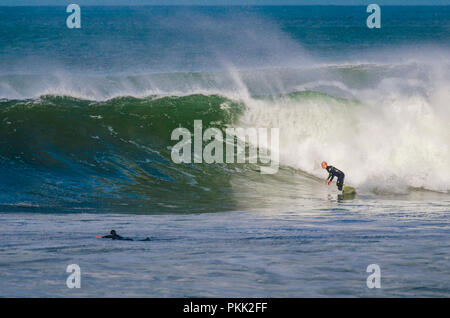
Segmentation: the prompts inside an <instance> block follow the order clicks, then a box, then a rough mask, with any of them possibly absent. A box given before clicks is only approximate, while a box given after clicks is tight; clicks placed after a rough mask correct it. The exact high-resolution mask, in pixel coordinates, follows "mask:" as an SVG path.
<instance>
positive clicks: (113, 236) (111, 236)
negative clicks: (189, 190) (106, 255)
mask: <svg viewBox="0 0 450 318" xmlns="http://www.w3.org/2000/svg"><path fill="white" fill-rule="evenodd" d="M102 238H110V239H113V240H122V241H134V240H133V239H132V238H129V237H123V236H120V235H119V234H116V233H114V234H110V235H105V236H102ZM137 241H151V239H150V238H149V237H146V238H145V239H143V240H137Z"/></svg>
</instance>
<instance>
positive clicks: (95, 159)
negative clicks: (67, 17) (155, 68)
mask: <svg viewBox="0 0 450 318" xmlns="http://www.w3.org/2000/svg"><path fill="white" fill-rule="evenodd" d="M242 108H243V105H242V104H239V103H236V102H233V101H231V100H228V99H226V98H224V97H220V96H215V95H213V96H204V95H190V96H184V97H149V98H144V99H137V98H131V97H122V98H116V99H112V100H109V101H106V102H91V101H87V100H79V99H74V98H70V97H54V96H44V97H42V98H40V99H39V100H27V101H7V102H2V103H1V105H0V109H1V110H0V122H1V125H0V135H2V136H5V137H6V138H4V139H3V142H2V143H1V144H0V156H1V157H0V158H1V166H2V168H1V174H2V175H3V176H4V179H5V180H7V182H6V183H4V184H3V183H2V185H3V186H2V187H3V188H2V189H1V193H2V194H1V200H0V201H1V202H3V203H4V207H3V208H4V209H8V207H9V208H11V209H14V208H16V206H17V202H19V203H21V204H19V208H21V209H23V208H24V206H30V208H31V209H33V210H35V209H40V210H46V209H47V210H48V209H52V208H55V209H68V210H71V209H73V207H82V208H86V209H94V210H99V211H101V210H111V209H113V210H114V211H130V212H143V213H153V212H167V211H171V212H183V211H198V212H201V211H214V210H224V209H231V208H233V202H232V201H231V200H230V199H229V195H227V194H226V193H227V190H226V188H227V186H229V185H228V182H229V172H228V170H227V167H225V166H223V165H222V166H220V165H212V164H174V163H173V162H172V160H171V156H170V146H173V145H174V144H175V143H176V142H177V141H172V140H171V133H172V131H173V130H174V129H175V128H177V127H185V128H187V129H189V130H190V131H193V124H194V120H202V121H203V125H204V129H206V128H208V127H216V128H219V129H222V130H223V129H224V128H225V127H227V126H229V125H232V124H233V122H235V121H236V118H237V117H238V116H239V114H240V113H241V111H242ZM8 180H9V181H8ZM221 193H223V194H224V195H223V196H222V197H221Z"/></svg>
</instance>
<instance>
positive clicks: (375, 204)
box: [0, 7, 450, 297]
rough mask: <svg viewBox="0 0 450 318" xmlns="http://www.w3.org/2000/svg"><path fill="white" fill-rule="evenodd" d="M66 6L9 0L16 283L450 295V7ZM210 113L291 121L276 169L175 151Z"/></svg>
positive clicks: (1, 40) (2, 89) (0, 206)
mask: <svg viewBox="0 0 450 318" xmlns="http://www.w3.org/2000/svg"><path fill="white" fill-rule="evenodd" d="M66 16H67V13H66V12H65V8H64V7H40V8H6V7H0V57H1V58H0V220H1V222H0V238H1V239H0V269H1V270H0V296H154V297H158V296H284V297H289V296H290V297H297V296H401V297H403V296H405V297H415V296H447V297H448V296H449V294H450V293H449V288H448V285H449V284H448V283H449V281H450V277H449V276H450V275H449V268H450V266H449V259H448V255H449V244H448V242H449V241H450V240H449V238H450V237H449V236H450V235H449V217H448V212H449V202H450V197H449V193H448V191H449V188H450V183H449V180H450V174H449V171H450V170H449V169H448V159H447V158H448V157H449V145H450V143H449V140H450V129H449V125H448V122H449V120H450V112H449V109H450V108H449V107H448V104H449V101H450V91H449V89H448V87H449V83H450V56H449V52H450V51H449V45H450V43H449V41H448V40H449V38H450V10H449V7H382V28H381V29H373V30H370V29H368V28H367V27H366V24H365V19H366V17H367V13H366V12H365V7H122V8H118V7H107V8H101V7H86V8H82V28H81V29H79V30H70V29H67V28H66V26H65V18H66ZM194 120H202V121H203V125H204V129H206V128H208V127H215V128H219V129H220V130H222V131H223V130H224V129H225V128H226V127H257V128H273V127H277V128H280V147H279V164H280V169H279V171H278V173H277V174H274V175H262V174H260V173H259V170H258V167H257V166H255V165H254V164H248V163H247V164H237V163H236V164H212V165H211V164H205V163H203V164H174V163H173V161H172V160H171V156H170V153H171V147H172V146H173V145H174V144H175V142H174V141H172V140H171V138H170V136H171V132H172V131H173V129H175V128H177V127H186V128H188V129H190V130H191V131H192V130H193V123H194ZM249 146H250V147H251V146H253V145H249ZM271 150H272V151H273V150H274V149H271ZM322 160H327V161H329V163H331V164H333V165H335V166H337V167H338V168H340V169H342V170H343V171H344V172H345V174H346V183H348V184H351V185H353V186H355V187H356V188H357V191H358V195H357V196H356V197H355V198H341V197H339V196H338V195H337V191H336V190H335V188H334V187H327V186H326V185H325V184H324V183H323V179H324V178H325V177H326V174H325V173H324V172H323V170H322V169H321V168H320V162H321V161H322ZM112 228H114V229H116V230H117V231H119V234H122V235H125V236H130V237H136V238H144V237H146V236H151V237H152V240H151V241H150V242H119V241H114V242H112V241H108V240H98V239H95V236H96V235H100V234H107V233H108V232H109V230H111V229H112ZM71 263H76V264H79V265H80V266H81V269H82V277H83V278H82V279H83V283H82V288H81V289H80V290H69V289H68V288H67V287H65V278H66V277H67V276H66V275H67V274H66V273H65V268H66V266H67V265H68V264H71ZM372 263H375V264H378V265H380V267H381V271H382V288H381V289H380V290H370V289H368V288H367V287H366V278H367V275H368V273H366V272H365V269H366V267H367V265H369V264H372Z"/></svg>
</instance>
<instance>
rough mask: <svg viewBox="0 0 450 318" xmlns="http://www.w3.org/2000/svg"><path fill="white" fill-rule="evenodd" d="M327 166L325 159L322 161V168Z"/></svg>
mask: <svg viewBox="0 0 450 318" xmlns="http://www.w3.org/2000/svg"><path fill="white" fill-rule="evenodd" d="M327 167H328V165H327V162H326V161H322V168H323V169H326V168H327Z"/></svg>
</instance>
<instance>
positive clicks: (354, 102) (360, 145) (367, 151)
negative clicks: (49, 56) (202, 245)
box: [0, 64, 450, 211]
mask: <svg viewBox="0 0 450 318" xmlns="http://www.w3.org/2000/svg"><path fill="white" fill-rule="evenodd" d="M444 66H445V67H447V68H442V67H441V68H438V69H433V68H432V66H430V65H426V66H425V65H417V64H407V65H405V64H402V65H397V66H392V65H389V66H386V65H373V64H362V65H353V66H351V65H350V66H349V65H346V66H336V65H334V66H330V65H327V66H321V67H319V68H317V69H301V70H298V69H266V70H263V69H261V70H257V71H236V70H234V69H232V68H230V70H229V72H228V73H176V74H157V75H148V76H147V78H146V77H145V76H143V75H141V76H134V77H127V78H119V77H117V78H107V79H105V78H103V79H102V82H101V83H100V84H96V85H95V84H93V82H78V85H79V86H78V88H77V86H76V85H72V84H70V85H69V86H67V87H71V89H72V91H65V90H64V89H63V88H62V87H63V83H62V82H58V81H57V80H56V77H53V80H51V81H56V82H55V83H57V85H55V83H52V82H51V81H50V80H49V81H50V82H45V80H42V79H41V80H39V81H37V83H36V79H34V80H33V78H32V77H31V76H25V77H22V78H20V79H18V78H17V77H9V78H7V79H5V77H4V78H3V81H2V83H3V89H4V88H5V87H6V86H8V87H9V88H11V87H13V86H14V85H15V88H14V90H13V91H14V92H15V93H14V94H17V95H20V94H22V95H27V94H32V93H34V94H37V95H40V94H41V93H43V92H45V93H52V95H42V96H40V97H33V98H20V99H12V98H8V99H6V98H5V99H3V100H2V102H1V103H0V134H1V135H2V136H3V138H2V141H1V144H0V160H1V168H0V169H1V175H2V179H3V180H6V181H5V182H2V183H1V186H2V189H0V190H1V193H2V194H1V201H2V202H3V209H5V207H8V206H14V207H17V206H19V208H21V209H23V208H24V207H28V208H38V207H40V206H41V207H42V206H52V205H55V206H58V207H59V208H61V206H66V207H68V208H69V209H73V208H74V207H78V208H83V207H84V208H93V209H100V208H105V209H106V208H110V207H114V210H117V209H118V207H123V209H124V210H126V211H185V210H186V209H189V210H194V211H211V210H224V209H234V208H238V207H239V204H238V203H237V202H236V197H239V196H242V194H239V195H237V194H236V193H235V192H236V191H241V192H242V191H244V192H245V191H246V189H242V187H241V188H239V187H236V182H235V181H233V180H236V178H238V179H239V180H240V181H239V183H240V184H242V183H245V182H250V181H251V182H252V187H253V186H255V184H256V185H257V186H258V184H259V186H261V187H263V186H265V185H266V186H267V185H269V186H270V185H272V188H271V189H272V190H271V191H272V193H271V194H270V195H271V196H272V197H277V196H279V197H282V196H283V195H285V194H281V193H278V192H277V189H278V188H279V187H280V185H282V184H284V185H290V184H293V183H295V182H299V181H298V180H300V179H301V180H302V181H301V182H300V183H302V184H303V186H304V188H308V187H310V188H314V187H317V185H316V184H319V181H320V180H319V179H316V177H319V178H323V177H324V176H325V175H324V172H323V171H322V170H321V169H320V162H321V161H322V160H326V161H328V162H329V163H330V164H333V165H335V166H337V167H339V168H340V169H342V170H344V172H345V173H346V182H347V183H350V184H352V185H355V186H356V187H358V189H359V190H360V192H361V193H364V192H365V193H376V194H380V193H407V192H408V191H410V190H411V189H427V190H433V191H439V192H444V193H448V190H449V188H450V183H449V180H450V175H449V170H448V168H447V164H446V163H447V162H448V160H447V158H448V156H449V140H450V138H449V137H450V135H449V133H450V132H449V126H448V122H449V108H448V101H449V100H450V95H449V91H448V85H447V83H449V78H448V77H449V72H448V64H444ZM47 78H51V76H49V77H47ZM155 78H158V80H155ZM150 79H152V81H153V82H151V81H150ZM27 80H29V81H30V82H31V83H33V84H30V85H28V84H27ZM71 80H74V79H73V78H72V79H71ZM19 82H20V83H22V85H23V86H22V91H21V89H20V88H19V87H18V84H17V83H19ZM119 82H120V85H119ZM5 83H6V84H5ZM81 83H82V84H81ZM152 83H157V84H154V85H153V86H152ZM125 84H126V85H125ZM33 85H35V86H33ZM45 85H46V88H45V90H44V91H40V90H39V87H40V88H42V87H44V86H45ZM155 85H158V87H156V86H155ZM74 87H75V88H74ZM10 92H11V90H10ZM2 94H4V95H6V96H8V94H7V93H6V91H5V90H3V91H2ZM14 94H12V95H11V96H9V97H13V95H14ZM68 95H72V96H68ZM121 95H124V96H121ZM126 95H135V96H136V97H131V96H129V97H127V96H126ZM114 96H117V97H114ZM144 96H145V97H144ZM16 97H18V96H16ZM29 97H31V96H29ZM195 119H201V120H202V121H203V125H204V126H205V128H206V127H218V128H220V129H224V128H225V127H228V126H234V127H267V128H272V127H279V128H280V149H279V151H280V164H281V170H280V172H279V173H278V175H275V176H270V175H265V176H261V175H259V173H258V172H257V171H255V169H253V168H252V167H251V165H249V164H244V165H238V164H234V165H226V164H222V165H208V164H183V165H176V164H174V163H173V162H172V161H171V159H170V147H171V146H172V145H173V144H174V142H173V141H171V140H170V134H171V132H172V130H173V129H175V128H177V127H186V128H188V129H191V130H192V127H193V121H194V120H195ZM290 169H295V170H290ZM288 171H294V174H292V173H291V172H288ZM295 171H296V172H295ZM246 178H248V180H247V181H246ZM299 178H300V179H299ZM293 179H295V181H293ZM274 185H276V186H274ZM259 186H258V187H259ZM237 189H239V190H237ZM247 190H249V189H248V188H247ZM243 197H244V198H245V195H244V196H243ZM251 197H252V198H253V199H254V200H255V201H258V200H260V199H255V193H253V194H252V196H251ZM257 197H258V196H257V195H256V198H257ZM247 199H248V198H247ZM247 204H248V203H247Z"/></svg>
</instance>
